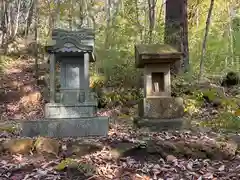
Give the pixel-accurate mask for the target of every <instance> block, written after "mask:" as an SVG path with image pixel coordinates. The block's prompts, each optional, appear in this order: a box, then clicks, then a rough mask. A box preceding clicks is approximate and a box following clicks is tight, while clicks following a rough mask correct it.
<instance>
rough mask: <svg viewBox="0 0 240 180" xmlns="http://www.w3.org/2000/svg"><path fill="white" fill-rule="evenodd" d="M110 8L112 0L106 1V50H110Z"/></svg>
mask: <svg viewBox="0 0 240 180" xmlns="http://www.w3.org/2000/svg"><path fill="white" fill-rule="evenodd" d="M110 7H111V1H110V0H105V11H106V21H107V24H106V30H105V31H106V32H105V48H106V49H108V48H109V32H110V31H109V28H110V23H111V12H110Z"/></svg>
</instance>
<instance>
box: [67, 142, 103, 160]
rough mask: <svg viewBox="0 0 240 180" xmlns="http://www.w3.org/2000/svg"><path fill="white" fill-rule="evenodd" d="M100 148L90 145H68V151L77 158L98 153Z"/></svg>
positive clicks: (96, 145)
mask: <svg viewBox="0 0 240 180" xmlns="http://www.w3.org/2000/svg"><path fill="white" fill-rule="evenodd" d="M102 148H103V147H102V146H101V145H98V144H90V143H73V144H70V145H68V150H69V151H70V152H71V154H73V155H75V156H77V157H81V156H84V155H87V154H91V153H94V152H97V151H100V150H101V149H102Z"/></svg>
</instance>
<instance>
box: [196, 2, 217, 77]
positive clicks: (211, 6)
mask: <svg viewBox="0 0 240 180" xmlns="http://www.w3.org/2000/svg"><path fill="white" fill-rule="evenodd" d="M213 6H214V0H211V3H210V7H209V10H208V16H207V20H206V28H205V35H204V38H203V44H202V54H201V59H200V71H199V77H198V78H199V81H200V80H201V78H202V76H203V68H204V67H203V66H204V63H203V61H204V57H205V54H206V45H207V36H208V32H209V27H210V21H211V16H212V10H213Z"/></svg>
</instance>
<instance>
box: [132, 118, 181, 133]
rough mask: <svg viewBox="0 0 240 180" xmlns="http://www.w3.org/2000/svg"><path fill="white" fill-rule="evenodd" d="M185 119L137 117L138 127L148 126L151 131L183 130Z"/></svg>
mask: <svg viewBox="0 0 240 180" xmlns="http://www.w3.org/2000/svg"><path fill="white" fill-rule="evenodd" d="M183 122H184V120H183V119H140V118H139V119H137V120H136V121H135V124H136V126H137V127H138V128H148V129H149V130H150V131H165V130H166V131H168V130H181V129H182V128H183Z"/></svg>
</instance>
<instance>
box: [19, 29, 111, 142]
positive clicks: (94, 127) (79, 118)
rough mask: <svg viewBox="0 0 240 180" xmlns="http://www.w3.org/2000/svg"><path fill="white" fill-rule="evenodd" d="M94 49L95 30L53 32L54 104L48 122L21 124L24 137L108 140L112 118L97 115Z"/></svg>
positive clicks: (48, 107)
mask: <svg viewBox="0 0 240 180" xmlns="http://www.w3.org/2000/svg"><path fill="white" fill-rule="evenodd" d="M93 48H94V33H93V30H91V29H81V30H78V31H67V30H62V29H55V30H53V32H52V40H51V41H50V42H49V43H48V45H47V46H46V52H47V53H48V54H49V63H50V68H49V70H50V72H49V76H50V78H49V81H50V82H49V85H50V87H49V89H50V102H49V103H47V104H46V105H45V119H43V120H32V121H24V122H22V123H21V128H22V135H23V136H30V137H33V136H39V135H40V136H49V137H78V136H107V134H108V128H109V127H108V126H109V120H108V117H98V116H97V115H96V113H97V100H96V98H95V93H94V92H92V91H91V89H90V87H89V81H90V80H89V64H90V62H94V61H95V58H94V54H93ZM57 64H59V65H60V67H58V68H57V66H56V65H57ZM58 69H60V70H59V72H58V71H57V70H58ZM58 80H59V82H60V83H59V86H57V82H58Z"/></svg>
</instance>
